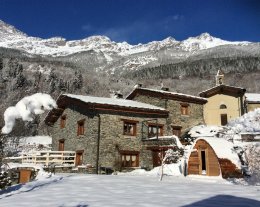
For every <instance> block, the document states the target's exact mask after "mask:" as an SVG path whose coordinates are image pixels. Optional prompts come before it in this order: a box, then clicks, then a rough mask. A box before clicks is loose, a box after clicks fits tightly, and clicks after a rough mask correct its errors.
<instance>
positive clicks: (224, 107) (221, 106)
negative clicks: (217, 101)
mask: <svg viewBox="0 0 260 207" xmlns="http://www.w3.org/2000/svg"><path fill="white" fill-rule="evenodd" d="M219 108H220V109H226V108H227V106H226V105H225V104H221V105H220V107H219Z"/></svg>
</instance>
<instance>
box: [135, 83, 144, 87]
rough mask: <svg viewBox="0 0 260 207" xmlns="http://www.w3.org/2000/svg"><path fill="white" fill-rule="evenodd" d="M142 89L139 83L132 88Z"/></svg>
mask: <svg viewBox="0 0 260 207" xmlns="http://www.w3.org/2000/svg"><path fill="white" fill-rule="evenodd" d="M142 87H143V84H141V83H138V84H136V85H135V86H134V88H142Z"/></svg>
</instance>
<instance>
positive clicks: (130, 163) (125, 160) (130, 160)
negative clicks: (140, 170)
mask: <svg viewBox="0 0 260 207" xmlns="http://www.w3.org/2000/svg"><path fill="white" fill-rule="evenodd" d="M121 164H122V167H138V166H139V154H138V153H123V154H121Z"/></svg>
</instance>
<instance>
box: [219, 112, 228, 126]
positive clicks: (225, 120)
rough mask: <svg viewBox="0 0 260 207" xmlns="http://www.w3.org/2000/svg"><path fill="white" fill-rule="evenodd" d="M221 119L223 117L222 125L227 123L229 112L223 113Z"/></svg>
mask: <svg viewBox="0 0 260 207" xmlns="http://www.w3.org/2000/svg"><path fill="white" fill-rule="evenodd" d="M220 119H221V125H222V126H224V125H226V124H227V114H221V115H220Z"/></svg>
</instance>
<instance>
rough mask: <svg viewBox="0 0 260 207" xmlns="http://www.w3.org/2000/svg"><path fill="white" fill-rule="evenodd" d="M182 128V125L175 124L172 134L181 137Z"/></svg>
mask: <svg viewBox="0 0 260 207" xmlns="http://www.w3.org/2000/svg"><path fill="white" fill-rule="evenodd" d="M181 129H182V126H176V125H173V126H172V134H173V135H175V136H177V137H180V136H181ZM174 132H177V133H174Z"/></svg>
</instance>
